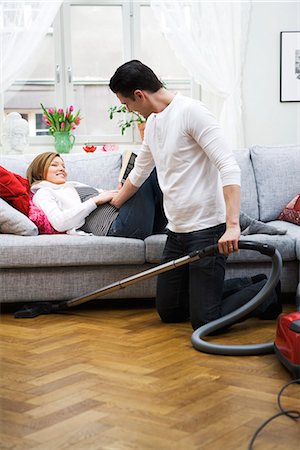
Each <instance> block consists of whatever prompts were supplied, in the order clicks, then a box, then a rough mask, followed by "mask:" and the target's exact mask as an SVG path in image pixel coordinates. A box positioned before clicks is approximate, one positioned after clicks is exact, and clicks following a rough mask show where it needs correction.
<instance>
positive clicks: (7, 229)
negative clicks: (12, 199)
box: [0, 198, 38, 236]
mask: <svg viewBox="0 0 300 450" xmlns="http://www.w3.org/2000/svg"><path fill="white" fill-rule="evenodd" d="M0 233H7V234H18V235H21V236H36V235H37V234H38V229H37V227H36V226H35V224H34V223H33V222H31V220H30V219H28V217H26V216H25V215H24V214H22V213H21V212H20V211H18V210H17V209H15V208H13V207H12V206H11V205H9V204H8V203H7V202H6V201H5V200H3V199H2V198H0Z"/></svg>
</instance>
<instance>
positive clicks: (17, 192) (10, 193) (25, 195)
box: [0, 166, 30, 216]
mask: <svg viewBox="0 0 300 450" xmlns="http://www.w3.org/2000/svg"><path fill="white" fill-rule="evenodd" d="M0 197H1V198H3V199H4V200H6V201H7V202H8V203H10V204H11V206H13V207H14V208H16V209H18V210H19V211H21V213H23V214H25V215H26V216H27V215H28V212H29V200H30V195H29V183H28V181H27V180H26V179H25V178H23V177H21V175H18V174H16V173H13V172H10V171H9V170H6V169H4V167H1V166H0Z"/></svg>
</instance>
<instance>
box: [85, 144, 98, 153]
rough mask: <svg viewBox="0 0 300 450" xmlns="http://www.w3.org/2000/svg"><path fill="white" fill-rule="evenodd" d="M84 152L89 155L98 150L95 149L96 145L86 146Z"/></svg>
mask: <svg viewBox="0 0 300 450" xmlns="http://www.w3.org/2000/svg"><path fill="white" fill-rule="evenodd" d="M83 150H84V151H85V152H87V153H93V152H94V151H95V150H97V147H95V146H94V145H85V146H84V147H83Z"/></svg>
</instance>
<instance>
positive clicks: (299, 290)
mask: <svg viewBox="0 0 300 450" xmlns="http://www.w3.org/2000/svg"><path fill="white" fill-rule="evenodd" d="M296 311H300V283H299V284H298V287H297V291H296Z"/></svg>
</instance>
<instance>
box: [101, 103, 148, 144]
mask: <svg viewBox="0 0 300 450" xmlns="http://www.w3.org/2000/svg"><path fill="white" fill-rule="evenodd" d="M108 112H109V118H110V119H113V117H114V115H115V114H119V113H123V114H126V116H124V118H123V119H121V120H119V122H118V126H119V127H120V129H121V133H122V136H123V134H124V133H125V131H126V129H127V128H130V127H131V126H133V125H134V124H135V123H136V124H137V126H138V129H139V131H140V135H141V139H142V140H143V138H144V129H145V124H146V119H145V118H144V117H143V116H142V115H141V114H139V113H138V112H136V111H132V112H131V113H129V112H128V110H127V108H126V106H125V105H120V106H112V107H111V108H109V110H108Z"/></svg>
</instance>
